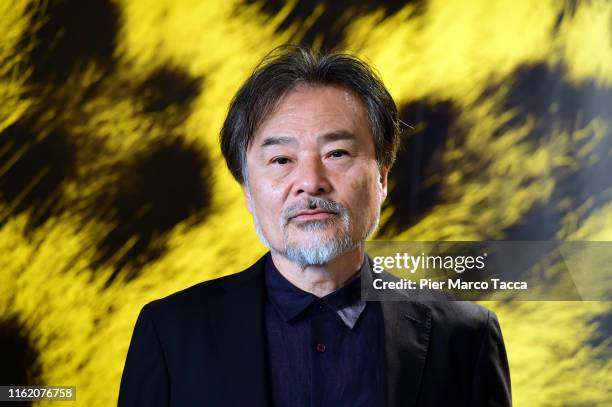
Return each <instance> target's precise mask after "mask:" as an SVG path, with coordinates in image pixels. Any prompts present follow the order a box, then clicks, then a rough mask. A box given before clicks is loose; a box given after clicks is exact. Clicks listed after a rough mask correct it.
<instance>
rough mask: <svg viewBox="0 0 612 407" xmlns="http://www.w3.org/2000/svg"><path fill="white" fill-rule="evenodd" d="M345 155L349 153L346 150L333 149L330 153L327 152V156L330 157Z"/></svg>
mask: <svg viewBox="0 0 612 407" xmlns="http://www.w3.org/2000/svg"><path fill="white" fill-rule="evenodd" d="M347 155H349V153H348V151H346V150H334V151H332V152H331V153H329V156H330V157H332V158H340V157H344V156H347Z"/></svg>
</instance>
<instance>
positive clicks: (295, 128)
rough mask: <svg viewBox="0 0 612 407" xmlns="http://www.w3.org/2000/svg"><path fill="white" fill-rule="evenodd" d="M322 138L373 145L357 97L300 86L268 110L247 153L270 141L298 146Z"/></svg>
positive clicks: (343, 91) (336, 89)
mask: <svg viewBox="0 0 612 407" xmlns="http://www.w3.org/2000/svg"><path fill="white" fill-rule="evenodd" d="M325 134H340V135H341V134H345V135H346V134H352V135H354V137H356V138H357V139H358V140H359V141H360V142H367V141H368V139H370V140H372V142H373V139H372V130H371V125H370V121H369V118H368V114H367V109H366V107H365V105H364V103H363V102H362V100H361V98H360V97H359V95H357V94H356V93H355V92H354V91H352V90H350V89H348V88H346V87H341V86H331V85H325V86H319V85H315V86H313V85H301V86H298V87H296V88H294V89H292V90H291V91H289V92H287V93H286V94H285V95H283V96H282V97H281V98H280V99H279V100H278V101H277V102H276V103H275V105H274V106H273V107H272V108H271V109H270V111H269V113H268V114H267V115H266V117H265V119H264V120H263V121H262V122H261V123H260V124H259V126H258V127H257V129H256V131H255V132H254V134H253V137H252V140H251V142H250V143H249V149H250V148H252V147H255V148H258V147H260V146H261V145H262V144H264V145H265V139H268V138H270V137H276V138H279V137H281V138H293V139H294V141H296V142H297V143H298V144H299V143H302V142H309V141H312V140H314V138H319V139H321V137H320V136H322V135H325ZM328 139H329V138H328Z"/></svg>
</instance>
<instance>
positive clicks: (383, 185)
mask: <svg viewBox="0 0 612 407" xmlns="http://www.w3.org/2000/svg"><path fill="white" fill-rule="evenodd" d="M379 172H380V177H379V180H378V181H379V182H380V189H381V193H382V200H383V201H384V200H385V199H386V198H387V176H388V175H389V167H382V168H381V169H380V171H379Z"/></svg>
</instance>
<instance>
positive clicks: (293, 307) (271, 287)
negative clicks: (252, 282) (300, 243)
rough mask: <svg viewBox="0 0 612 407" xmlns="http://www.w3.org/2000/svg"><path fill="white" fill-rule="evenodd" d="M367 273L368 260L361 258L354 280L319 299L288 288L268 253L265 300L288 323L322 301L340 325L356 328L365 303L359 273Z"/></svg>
mask: <svg viewBox="0 0 612 407" xmlns="http://www.w3.org/2000/svg"><path fill="white" fill-rule="evenodd" d="M368 271H369V263H368V261H367V257H365V256H364V261H363V263H362V266H361V269H360V271H359V272H358V273H356V274H355V276H353V277H351V279H350V280H349V281H347V283H346V284H345V285H344V286H342V287H341V288H339V289H338V290H336V291H334V292H333V293H330V294H328V295H326V296H325V297H322V298H320V299H318V298H317V297H316V296H315V295H313V294H311V293H309V292H306V291H304V290H301V289H300V288H298V287H296V286H294V285H293V284H291V283H290V282H289V281H288V280H287V279H286V278H285V277H284V276H283V275H282V274H281V273H280V271H278V269H277V268H276V266H275V265H274V262H273V261H272V256H271V255H270V253H268V255H267V258H266V262H265V279H266V286H267V289H268V296H269V298H270V300H271V301H272V302H273V303H274V305H275V306H276V307H277V309H278V310H279V311H280V313H281V315H282V317H283V318H284V319H285V321H287V322H290V321H292V320H294V319H296V318H298V317H299V316H300V315H301V314H302V313H304V312H305V311H306V309H308V307H310V306H311V304H313V303H314V302H316V301H322V302H324V303H325V304H326V305H327V306H329V307H330V308H331V309H333V310H334V311H335V312H336V314H337V315H338V317H339V318H340V319H341V320H342V322H344V324H345V325H346V326H348V327H349V328H351V329H352V328H353V327H354V326H355V324H356V323H357V321H358V319H359V317H360V315H361V314H362V313H363V310H364V309H365V307H366V302H365V301H362V300H361V273H363V272H368Z"/></svg>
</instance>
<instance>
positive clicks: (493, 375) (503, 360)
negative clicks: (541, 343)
mask: <svg viewBox="0 0 612 407" xmlns="http://www.w3.org/2000/svg"><path fill="white" fill-rule="evenodd" d="M472 385H473V388H472V394H473V395H474V398H473V400H472V406H473V407H484V406H487V407H508V406H512V393H511V387H510V369H509V367H508V357H507V355H506V348H505V346H504V339H503V337H502V333H501V328H500V326H499V322H498V320H497V316H496V315H495V314H494V313H493V312H491V311H488V318H487V327H486V330H485V333H484V335H483V340H482V343H481V346H480V351H479V353H478V360H477V365H476V371H475V375H474V382H473V384H472Z"/></svg>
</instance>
